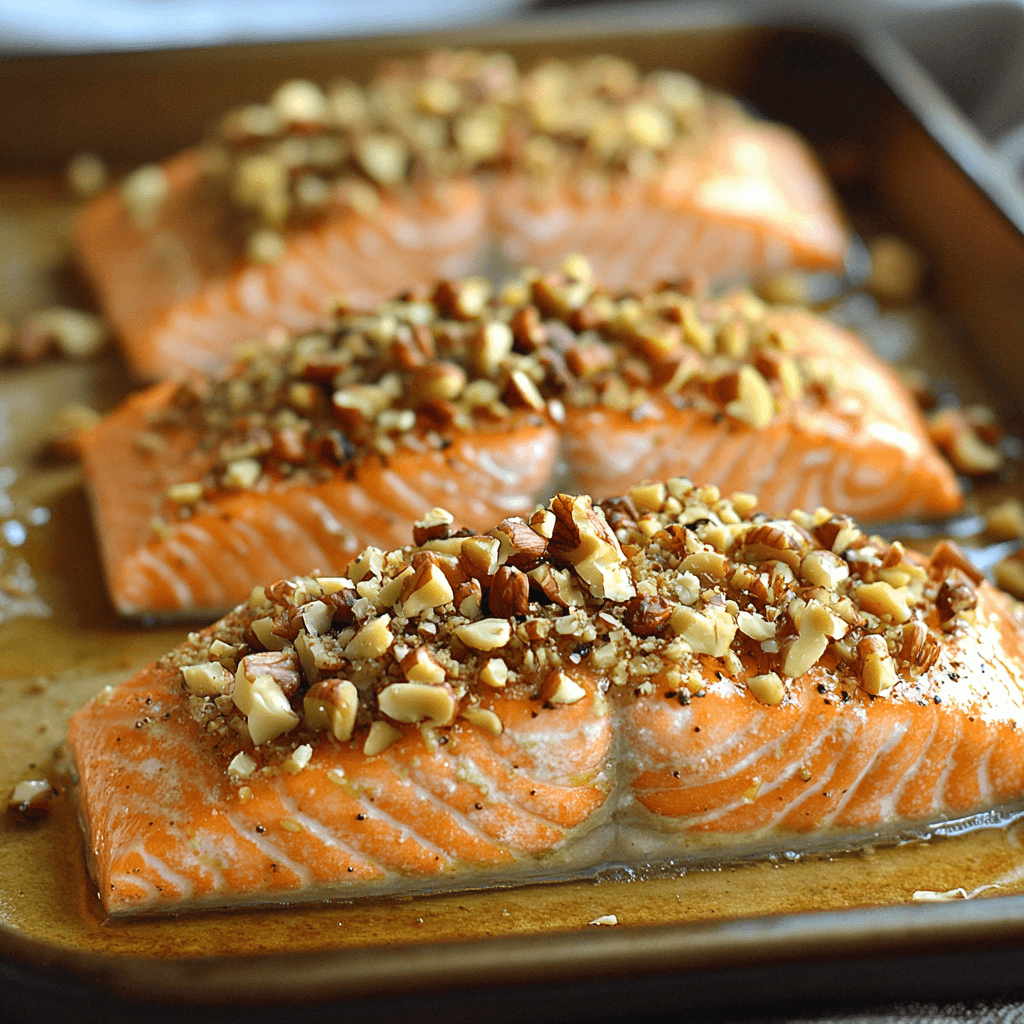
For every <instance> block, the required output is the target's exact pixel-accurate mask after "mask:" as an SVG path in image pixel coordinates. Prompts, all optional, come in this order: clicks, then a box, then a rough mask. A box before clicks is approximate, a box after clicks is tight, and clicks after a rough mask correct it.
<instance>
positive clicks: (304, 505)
mask: <svg viewBox="0 0 1024 1024" xmlns="http://www.w3.org/2000/svg"><path fill="white" fill-rule="evenodd" d="M311 497H312V496H311V495H310V494H309V493H308V492H307V491H306V490H305V489H302V490H301V491H300V490H286V491H283V492H280V493H276V494H275V493H273V492H271V501H272V503H273V505H274V506H275V508H276V509H277V510H278V513H279V514H280V515H284V516H287V517H288V521H289V522H290V523H291V524H292V526H293V527H294V529H293V530H291V531H290V532H291V535H292V536H294V538H295V545H296V547H301V548H303V549H305V548H309V549H311V550H312V554H310V555H308V558H307V561H306V565H307V566H308V567H309V568H310V569H312V568H313V567H315V566H319V565H324V566H329V565H331V564H332V561H333V559H334V558H336V557H337V554H336V552H335V551H334V550H332V548H326V547H324V545H323V544H322V543H321V541H320V538H318V537H315V536H314V530H313V529H307V527H306V523H305V520H306V518H307V516H308V514H309V512H310V499H311ZM293 510H294V512H293ZM295 512H297V513H298V514H299V515H300V516H301V518H295V514H294V513H295ZM276 523H277V520H276V519H275V524H276ZM329 536H331V535H329ZM294 574H295V571H294V569H291V570H288V571H286V573H285V575H288V576H293V575H294Z"/></svg>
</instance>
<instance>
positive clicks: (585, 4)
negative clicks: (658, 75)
mask: <svg viewBox="0 0 1024 1024" xmlns="http://www.w3.org/2000/svg"><path fill="white" fill-rule="evenodd" d="M697 7H700V8H702V9H703V10H704V11H705V12H706V11H707V9H708V8H709V7H710V8H717V9H720V10H721V11H722V12H723V17H724V16H725V15H726V14H727V13H729V14H734V13H735V11H736V9H737V8H740V9H742V11H743V12H744V18H745V20H748V21H754V22H758V21H787V22H789V23H790V24H794V23H802V24H805V25H820V26H821V27H824V28H833V29H841V30H842V31H843V32H844V34H848V35H849V34H853V35H869V36H871V37H872V38H873V39H874V43H875V45H890V46H895V47H898V48H900V49H901V50H902V51H903V53H902V57H903V58H904V61H903V63H904V66H905V67H906V68H907V71H908V73H909V74H913V75H924V76H925V77H926V78H927V79H928V80H929V83H928V84H930V85H934V87H935V89H936V100H937V101H940V100H948V101H949V102H951V103H952V104H953V105H954V106H955V107H956V109H957V110H958V111H959V112H961V113H962V114H963V115H964V116H965V117H966V119H967V121H968V122H969V124H970V126H971V127H972V128H973V129H974V130H975V131H976V132H977V133H978V136H979V141H982V142H983V143H984V145H985V146H986V148H991V149H992V150H993V151H994V152H995V154H996V155H997V156H998V158H999V159H1000V161H1002V162H1003V163H1004V164H1005V165H1006V167H1007V168H1008V169H1009V170H1010V172H1011V174H1012V175H1013V177H1014V179H1015V183H1016V184H1018V185H1019V183H1020V182H1019V175H1020V172H1021V166H1022V164H1024V0H998V2H995V0H846V2H844V3H841V4H838V3H824V2H821V0H757V2H750V0H747V2H743V0H734V2H728V0H726V2H719V3H711V4H709V3H686V2H680V0H665V2H662V3H649V2H648V3H622V2H609V0H374V2H372V3H366V2H353V0H341V2H332V0H291V2H288V3H281V2H280V0H248V2H246V3H240V2H233V0H219V2H217V0H214V2H208V0H0V55H3V56H17V55H29V54H33V55H39V54H54V55H57V54H81V53H96V52H116V51H139V50H153V49H177V48H185V47H196V46H218V45H223V44H235V43H246V42H252V43H256V42H286V41H299V40H308V39H331V38H339V37H353V36H367V37H370V36H377V35H385V34H389V35H391V34H395V33H402V32H410V31H418V30H424V29H426V30H433V31H445V30H446V29H449V28H450V29H456V28H463V27H466V26H471V25H478V24H484V23H489V24H494V23H496V22H499V23H500V22H508V21H522V20H524V19H529V20H538V19H539V20H543V19H546V18H547V19H552V18H554V19H558V20H562V19H564V18H565V17H566V16H576V17H580V18H592V17H625V18H628V19H632V18H636V19H638V20H643V19H646V18H650V17H652V16H655V17H660V18H665V17H668V18H671V17H672V16H673V14H677V15H678V16H679V17H680V18H682V19H684V20H685V19H686V18H687V17H688V14H689V13H690V12H692V10H693V9H694V8H697ZM918 84H920V83H918Z"/></svg>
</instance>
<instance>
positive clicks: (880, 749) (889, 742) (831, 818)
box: [821, 720, 910, 825]
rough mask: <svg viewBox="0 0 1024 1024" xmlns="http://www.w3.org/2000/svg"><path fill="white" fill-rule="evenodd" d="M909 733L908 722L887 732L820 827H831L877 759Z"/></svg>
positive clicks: (899, 723) (903, 722) (854, 797)
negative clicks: (883, 739)
mask: <svg viewBox="0 0 1024 1024" xmlns="http://www.w3.org/2000/svg"><path fill="white" fill-rule="evenodd" d="M909 731H910V722H909V721H907V720H904V721H902V722H898V723H897V724H896V725H895V726H893V727H892V728H891V729H890V730H889V734H888V736H886V738H885V742H884V743H881V744H879V745H877V746H876V747H875V749H874V750H873V751H872V752H871V756H870V757H869V758H868V759H867V761H866V763H865V764H864V767H863V768H861V770H860V771H859V772H858V773H857V776H856V778H854V779H853V780H852V781H851V782H850V784H849V785H848V786H847V787H846V792H845V794H844V795H843V796H842V798H841V799H840V800H838V801H837V802H836V804H835V806H834V807H833V809H832V810H831V811H830V812H829V813H828V814H826V815H825V817H824V818H822V819H821V824H822V825H831V824H833V823H834V822H835V820H836V818H838V817H839V816H840V815H841V814H842V812H843V810H844V809H845V808H846V805H847V804H849V803H850V802H851V801H852V800H854V799H856V797H857V790H858V789H859V787H860V785H861V783H862V782H863V781H864V779H865V778H866V777H867V776H868V774H869V773H870V772H872V771H873V770H874V767H875V765H876V764H877V763H878V761H879V759H881V758H883V757H885V755H886V754H888V753H889V752H890V751H892V750H893V749H895V748H896V747H897V746H899V745H900V743H901V742H902V740H903V738H904V737H905V736H906V735H907V733H908V732H909Z"/></svg>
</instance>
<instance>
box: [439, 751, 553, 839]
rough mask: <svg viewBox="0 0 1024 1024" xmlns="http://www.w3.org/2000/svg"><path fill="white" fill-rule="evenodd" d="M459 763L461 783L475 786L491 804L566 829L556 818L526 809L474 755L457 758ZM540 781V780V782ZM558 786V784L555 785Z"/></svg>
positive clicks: (457, 769) (457, 771)
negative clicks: (500, 805)
mask: <svg viewBox="0 0 1024 1024" xmlns="http://www.w3.org/2000/svg"><path fill="white" fill-rule="evenodd" d="M456 761H457V762H462V764H456V765H455V766H454V767H455V775H456V778H458V779H459V780H460V781H462V782H464V783H466V784H467V785H470V786H475V787H476V788H477V789H479V790H480V793H481V795H482V796H483V797H484V799H485V800H486V801H487V803H489V804H504V805H505V806H506V807H513V808H515V810H516V811H518V812H519V813H520V814H521V815H522V816H523V817H525V818H527V819H528V820H531V821H537V822H541V823H542V824H544V825H550V826H551V827H553V828H556V829H559V830H562V829H563V828H564V826H563V825H561V824H560V823H559V822H557V821H556V820H555V819H554V818H549V817H547V816H546V815H544V814H541V813H540V812H539V811H531V810H528V809H527V808H525V807H524V806H523V805H522V803H520V802H519V800H518V799H517V797H516V796H515V794H514V793H510V792H509V791H508V790H507V789H505V788H504V787H503V786H502V785H501V782H500V780H499V779H497V778H496V777H495V776H493V775H490V774H488V773H487V772H486V771H485V770H484V769H483V768H481V767H480V765H479V763H478V762H477V761H475V760H474V759H473V757H472V755H469V756H467V755H460V756H458V757H457V758H456ZM538 781H540V780H538ZM543 784H544V785H552V784H551V783H543ZM554 785H555V786H558V785H559V784H558V783H554Z"/></svg>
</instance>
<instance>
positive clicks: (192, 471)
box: [83, 259, 961, 615]
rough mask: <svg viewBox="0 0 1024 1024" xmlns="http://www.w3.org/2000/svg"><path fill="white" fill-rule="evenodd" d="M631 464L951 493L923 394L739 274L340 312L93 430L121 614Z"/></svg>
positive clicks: (519, 509) (785, 496)
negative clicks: (926, 420) (694, 283)
mask: <svg viewBox="0 0 1024 1024" xmlns="http://www.w3.org/2000/svg"><path fill="white" fill-rule="evenodd" d="M560 452H561V453H562V457H563V459H564V461H565V463H566V464H567V467H568V472H569V473H570V474H571V477H572V479H573V480H574V481H575V484H576V485H577V486H579V487H580V488H581V489H583V488H587V489H588V490H589V492H590V493H592V494H594V495H595V496H596V497H598V498H602V497H605V496H607V495H609V494H615V493H621V491H622V490H623V489H625V488H626V487H628V486H629V485H630V483H632V482H634V481H635V480H637V479H643V478H644V477H650V478H655V477H662V478H663V477H667V476H671V475H674V474H686V475H688V476H692V477H697V476H700V477H702V478H703V479H706V480H708V481H710V482H712V483H715V484H716V485H719V486H721V487H723V488H726V489H728V490H750V489H753V488H754V487H755V486H756V487H758V488H759V489H760V492H761V497H762V501H763V502H764V505H765V506H766V507H767V508H770V509H772V510H774V511H776V512H786V511H788V510H789V509H790V508H792V507H794V506H795V505H797V504H803V505H806V506H807V507H812V508H813V507H817V506H818V505H830V506H832V507H843V508H847V509H852V511H853V512H854V513H855V514H857V515H859V516H862V517H865V518H870V519H875V520H881V519H892V518H898V517H901V516H904V517H905V516H919V515H921V516H941V515H944V514H947V513H949V512H952V511H954V510H955V509H957V508H958V507H959V505H960V500H961V498H960V492H959V489H958V487H957V484H956V480H955V477H954V475H953V473H952V471H951V469H950V468H949V466H948V465H947V464H946V463H945V462H944V461H943V459H942V458H941V456H939V454H938V453H937V452H936V450H935V448H934V447H933V446H932V444H931V442H930V441H929V440H928V437H927V434H926V432H925V429H924V427H923V425H922V422H921V419H920V416H919V414H918V412H917V411H916V409H915V407H914V403H913V400H912V399H911V398H910V397H909V395H908V394H907V393H906V392H905V390H904V389H903V388H902V386H901V385H900V384H899V382H898V381H897V379H896V377H895V376H894V375H893V374H892V373H891V372H890V371H889V370H888V369H886V368H885V367H884V366H883V365H882V364H881V363H879V361H878V360H877V359H875V358H874V357H873V356H872V355H871V354H870V353H869V351H868V350H867V349H866V348H865V347H864V345H863V344H862V343H861V342H860V341H858V340H857V339H856V338H855V337H854V336H852V335H850V334H848V333H846V332H845V331H842V330H840V329H838V328H836V327H834V326H831V325H829V324H828V323H826V322H824V321H822V320H819V319H816V318H815V317H813V316H812V315H810V314H809V313H806V312H799V311H795V310H792V309H785V308H781V307H779V308H773V307H769V306H766V305H765V304H764V303H762V302H761V301H759V300H758V299H756V298H755V297H754V296H753V295H752V294H751V293H749V292H747V291H738V292H732V293H729V294H726V295H724V296H722V297H719V298H709V297H707V296H706V295H705V294H704V293H702V292H697V293H693V292H690V291H687V290H686V289H685V288H683V287H682V286H676V285H663V286H661V287H659V288H657V289H654V290H651V291H649V292H648V293H646V294H637V293H630V294H627V295H625V296H619V295H617V294H616V293H614V292H610V291H608V290H605V289H602V288H599V287H597V286H596V285H594V283H593V281H592V280H591V275H590V270H589V268H588V267H587V265H586V263H585V261H583V260H581V259H573V260H570V261H567V263H566V267H565V269H564V270H563V271H562V272H559V273H557V274H548V275H543V276H541V275H529V276H524V277H522V278H520V279H517V280H515V281H513V282H511V283H510V284H509V285H507V286H506V287H505V288H504V289H503V290H502V291H501V292H500V293H498V294H497V295H491V294H490V286H489V285H488V284H487V283H486V282H484V281H482V280H480V279H476V278H468V279H463V280H458V281H449V282H443V283H441V284H439V285H438V286H437V287H436V288H435V289H434V290H433V292H426V291H423V292H421V293H407V294H405V295H404V296H403V297H401V298H399V299H396V300H393V301H391V302H389V303H385V304H382V305H380V306H378V307H376V308H375V309H374V310H373V311H371V312H365V313H364V312H356V311H352V310H350V309H347V308H342V309H339V310H338V311H337V312H336V314H335V316H334V317H333V318H332V319H331V320H330V321H328V322H326V323H324V324H323V325H322V327H321V329H320V330H319V331H316V332H312V333H309V334H303V335H298V336H295V337H292V338H290V339H288V338H285V337H284V336H281V337H279V338H278V339H277V340H276V342H275V343H274V345H272V346H271V347H269V348H265V347H253V348H252V349H251V350H250V351H249V353H248V355H247V357H246V358H244V359H243V360H241V361H240V362H238V363H236V364H235V366H234V367H233V369H232V370H231V371H230V372H228V373H227V374H226V375H222V376H214V377H209V378H204V379H202V380H200V381H197V382H193V383H192V384H189V385H180V386H179V385H177V384H174V383H168V382H164V383H163V384H158V385H155V386H154V387H153V388H151V389H150V390H148V391H145V392H143V393H141V394H138V395H135V396H133V397H132V398H130V399H129V400H128V402H127V403H126V404H125V405H124V406H122V407H121V408H120V409H119V410H118V411H116V412H115V413H113V414H112V415H111V416H110V417H108V418H107V419H106V420H105V421H104V422H102V423H101V424H100V425H99V426H98V427H96V428H95V429H94V430H92V431H91V432H90V433H89V434H87V435H86V437H85V438H84V441H83V453H84V465H85V474H86V481H87V485H88V488H89V493H90V496H91V498H92V506H93V510H94V519H95V523H96V527H97V530H98V533H99V536H100V540H101V545H102V551H103V558H104V564H105V569H106V576H107V582H108V585H109V590H110V593H111V595H112V597H113V600H114V603H115V604H116V606H117V608H118V610H119V611H120V612H121V613H123V614H126V615H168V614H176V613H190V614H193V615H194V614H196V613H197V612H199V613H204V612H210V613H215V612H222V611H224V610H226V609H227V608H230V607H231V606H232V605H234V604H236V603H238V602H239V601H241V600H244V599H245V597H246V595H247V594H248V593H249V590H250V589H251V587H253V586H254V585H256V584H257V583H258V582H259V581H260V580H266V579H273V578H276V577H284V576H287V575H292V574H295V573H300V572H309V571H310V570H311V569H314V568H317V569H320V570H322V571H324V572H328V571H334V570H340V569H343V568H344V567H345V566H346V565H347V563H348V561H349V560H350V559H351V558H352V557H353V556H354V555H355V553H356V552H357V551H358V550H360V549H361V548H362V547H363V546H365V545H366V544H375V545H378V546H383V547H395V546H398V545H400V544H402V543H403V542H404V541H405V540H406V538H407V537H408V531H409V528H410V526H411V524H412V523H413V522H415V521H416V520H418V519H420V517H422V516H424V515H426V514H428V513H429V512H430V510H431V509H433V508H437V507H443V508H446V509H448V511H449V512H450V513H451V514H452V515H453V516H454V519H455V522H456V525H457V526H458V527H465V528H469V529H476V530H479V529H485V528H487V526H489V525H490V524H491V523H493V522H495V521H496V520H498V519H501V518H503V517H506V516H510V515H522V514H524V513H526V512H528V511H530V510H531V509H532V508H533V507H534V505H535V503H536V502H537V501H538V500H543V499H545V498H546V497H547V496H548V495H550V494H551V493H552V486H551V480H552V476H553V474H554V472H555V469H556V465H557V463H558V459H559V453H560Z"/></svg>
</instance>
